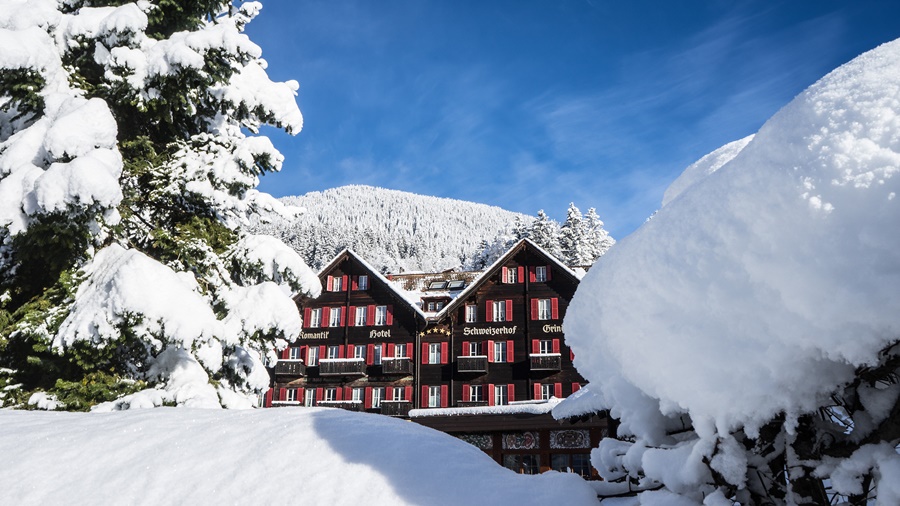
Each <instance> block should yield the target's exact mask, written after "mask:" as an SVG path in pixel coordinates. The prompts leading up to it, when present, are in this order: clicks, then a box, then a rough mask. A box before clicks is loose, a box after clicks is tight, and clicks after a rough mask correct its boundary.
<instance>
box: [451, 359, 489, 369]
mask: <svg viewBox="0 0 900 506" xmlns="http://www.w3.org/2000/svg"><path fill="white" fill-rule="evenodd" d="M487 368H488V358H487V355H470V356H467V357H456V370H457V371H458V372H487Z"/></svg>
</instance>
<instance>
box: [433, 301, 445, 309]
mask: <svg viewBox="0 0 900 506" xmlns="http://www.w3.org/2000/svg"><path fill="white" fill-rule="evenodd" d="M434 307H435V309H437V310H438V311H440V310H441V309H444V301H442V300H439V301H437V303H436V304H435V305H434Z"/></svg>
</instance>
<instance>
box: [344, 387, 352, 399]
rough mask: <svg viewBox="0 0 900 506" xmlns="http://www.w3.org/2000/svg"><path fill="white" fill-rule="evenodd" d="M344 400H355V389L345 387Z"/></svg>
mask: <svg viewBox="0 0 900 506" xmlns="http://www.w3.org/2000/svg"><path fill="white" fill-rule="evenodd" d="M344 400H345V401H350V400H353V389H352V388H350V387H344Z"/></svg>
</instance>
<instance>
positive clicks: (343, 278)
mask: <svg viewBox="0 0 900 506" xmlns="http://www.w3.org/2000/svg"><path fill="white" fill-rule="evenodd" d="M341 290H343V291H345V292H346V291H347V275H346V274H344V275H343V276H341Z"/></svg>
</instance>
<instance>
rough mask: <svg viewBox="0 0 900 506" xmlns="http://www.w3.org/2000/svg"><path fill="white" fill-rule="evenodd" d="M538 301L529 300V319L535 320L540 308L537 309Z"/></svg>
mask: <svg viewBox="0 0 900 506" xmlns="http://www.w3.org/2000/svg"><path fill="white" fill-rule="evenodd" d="M538 304H539V302H538V299H531V319H532V320H537V319H538V313H539V312H540V308H539V307H538Z"/></svg>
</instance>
